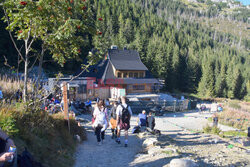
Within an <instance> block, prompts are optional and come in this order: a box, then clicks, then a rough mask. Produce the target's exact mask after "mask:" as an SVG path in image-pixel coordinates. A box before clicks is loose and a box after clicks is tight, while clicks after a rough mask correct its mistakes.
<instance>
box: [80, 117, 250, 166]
mask: <svg viewBox="0 0 250 167" xmlns="http://www.w3.org/2000/svg"><path fill="white" fill-rule="evenodd" d="M83 117H84V118H87V119H89V120H90V117H89V116H88V115H84V116H83ZM206 117H207V116H206V115H199V114H198V113H179V114H168V115H166V116H163V117H156V129H159V130H161V132H162V134H164V135H162V136H161V137H159V138H158V141H159V142H160V146H159V145H158V146H155V147H154V149H156V150H157V149H159V152H158V153H153V154H150V153H148V154H138V153H140V152H141V151H142V147H141V146H142V141H141V140H140V139H139V138H138V137H136V135H132V134H131V131H130V134H129V147H128V148H125V147H124V145H123V144H124V136H122V138H121V141H122V144H121V145H118V144H117V143H116V142H115V141H114V140H112V139H111V131H110V129H108V130H107V131H106V132H107V133H106V140H105V143H104V144H103V145H102V146H98V145H97V141H96V138H95V136H94V133H93V130H92V128H91V124H90V123H85V124H84V126H85V128H86V129H87V132H88V133H87V135H88V140H87V141H84V142H83V144H81V145H79V147H78V152H77V154H76V164H75V167H109V166H114V167H116V166H119V167H128V166H131V167H160V166H165V167H168V166H169V162H170V161H171V160H172V159H174V158H188V159H192V160H193V161H195V162H196V163H197V164H198V165H199V166H202V167H203V166H204V167H205V166H206V167H213V166H228V167H236V166H247V165H248V164H250V154H249V153H248V152H247V151H246V150H244V149H240V148H238V147H232V148H229V147H228V145H229V143H227V142H226V141H224V140H222V139H220V138H219V137H218V136H213V135H207V134H200V133H195V132H194V131H193V130H200V129H202V126H203V125H206V123H207V119H206ZM135 120H136V118H135V116H133V117H132V121H131V125H132V127H134V126H135V125H136V121H135ZM182 127H185V128H187V129H192V130H185V129H183V128H182ZM221 128H222V129H224V130H231V128H230V127H226V126H225V127H221ZM131 129H132V128H131ZM131 129H130V130H131ZM165 148H169V149H172V150H174V151H173V152H169V151H165V152H163V151H162V150H161V149H165Z"/></svg>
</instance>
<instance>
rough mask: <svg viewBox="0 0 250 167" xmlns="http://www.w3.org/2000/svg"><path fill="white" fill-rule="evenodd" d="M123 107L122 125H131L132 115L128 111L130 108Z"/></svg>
mask: <svg viewBox="0 0 250 167" xmlns="http://www.w3.org/2000/svg"><path fill="white" fill-rule="evenodd" d="M121 106H122V123H129V121H130V113H129V111H128V106H127V107H126V108H125V107H124V106H123V105H121Z"/></svg>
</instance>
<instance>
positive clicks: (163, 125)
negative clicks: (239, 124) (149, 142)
mask: <svg viewBox="0 0 250 167" xmlns="http://www.w3.org/2000/svg"><path fill="white" fill-rule="evenodd" d="M211 116H212V114H211V113H199V112H182V113H169V114H165V116H163V117H162V116H161V117H156V122H157V124H156V129H159V130H162V131H166V130H167V131H168V130H171V128H173V127H175V126H176V125H177V126H180V127H184V128H186V129H190V130H194V131H197V130H198V131H200V130H202V129H203V127H204V126H206V125H207V124H210V125H211V124H212V123H211V122H209V121H208V120H207V118H209V117H211ZM169 124H171V125H169ZM218 127H219V128H220V129H221V130H222V131H228V130H235V128H232V127H228V126H224V125H221V124H219V125H218Z"/></svg>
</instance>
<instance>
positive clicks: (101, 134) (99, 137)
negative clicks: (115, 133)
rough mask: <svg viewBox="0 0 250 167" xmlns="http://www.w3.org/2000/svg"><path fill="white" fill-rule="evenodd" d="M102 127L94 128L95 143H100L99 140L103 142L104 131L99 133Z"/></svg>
mask: <svg viewBox="0 0 250 167" xmlns="http://www.w3.org/2000/svg"><path fill="white" fill-rule="evenodd" d="M101 129H102V127H99V126H98V127H96V128H95V135H96V138H97V142H100V141H101V138H102V140H104V135H105V131H103V132H102V131H101Z"/></svg>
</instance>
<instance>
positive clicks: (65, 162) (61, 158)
mask: <svg viewBox="0 0 250 167" xmlns="http://www.w3.org/2000/svg"><path fill="white" fill-rule="evenodd" d="M24 106H25V105H23V104H22V103H18V104H17V105H16V106H6V107H1V108H0V113H1V115H0V116H1V120H4V123H2V121H1V125H0V126H1V127H7V131H6V132H7V133H9V134H11V135H12V134H15V137H14V141H15V144H16V145H17V148H18V152H19V153H21V152H22V151H23V150H24V148H25V147H26V148H27V149H28V150H29V151H30V152H31V154H32V155H34V157H35V159H36V160H37V161H39V162H41V163H42V164H43V166H45V167H49V166H51V167H56V166H60V167H68V166H72V165H73V164H74V157H73V156H74V153H75V149H76V144H77V142H76V140H74V137H73V136H74V135H76V134H78V135H79V136H80V137H81V138H82V139H86V134H85V130H84V129H83V128H81V127H79V126H78V125H77V122H76V121H75V120H73V119H71V120H70V127H71V129H70V130H71V131H70V133H69V131H68V124H67V121H65V120H64V119H63V114H62V113H58V114H56V115H52V116H50V115H48V114H47V113H46V112H44V111H43V110H41V109H39V108H35V109H33V110H32V112H31V109H30V108H28V109H27V110H25V109H24ZM9 124H10V125H9ZM5 129H6V128H4V130H5ZM15 130H18V133H16V131H15ZM13 132H15V133H13Z"/></svg>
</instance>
